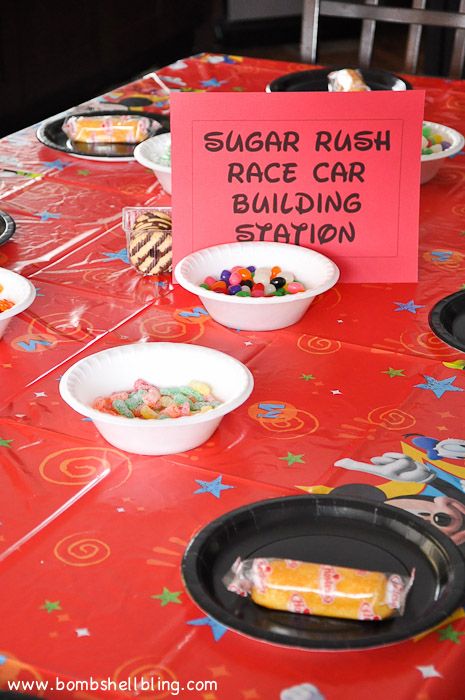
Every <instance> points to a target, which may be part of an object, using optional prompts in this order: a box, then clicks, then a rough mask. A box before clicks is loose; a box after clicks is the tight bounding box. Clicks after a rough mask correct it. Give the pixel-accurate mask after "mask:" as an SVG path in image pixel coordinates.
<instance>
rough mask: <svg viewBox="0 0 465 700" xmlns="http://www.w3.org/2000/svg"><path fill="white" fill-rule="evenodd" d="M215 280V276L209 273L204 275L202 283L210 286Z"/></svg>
mask: <svg viewBox="0 0 465 700" xmlns="http://www.w3.org/2000/svg"><path fill="white" fill-rule="evenodd" d="M217 281H218V280H217V279H216V277H212V276H211V275H209V276H208V277H205V279H204V281H203V283H204V284H208V286H209V287H212V286H213V285H214V284H215V282H217Z"/></svg>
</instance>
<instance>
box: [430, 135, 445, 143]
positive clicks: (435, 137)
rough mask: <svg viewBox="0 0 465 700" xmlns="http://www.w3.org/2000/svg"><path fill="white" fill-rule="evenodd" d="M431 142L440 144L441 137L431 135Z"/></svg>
mask: <svg viewBox="0 0 465 700" xmlns="http://www.w3.org/2000/svg"><path fill="white" fill-rule="evenodd" d="M431 141H432V142H433V143H441V141H442V136H441V134H433V135H432V137H431Z"/></svg>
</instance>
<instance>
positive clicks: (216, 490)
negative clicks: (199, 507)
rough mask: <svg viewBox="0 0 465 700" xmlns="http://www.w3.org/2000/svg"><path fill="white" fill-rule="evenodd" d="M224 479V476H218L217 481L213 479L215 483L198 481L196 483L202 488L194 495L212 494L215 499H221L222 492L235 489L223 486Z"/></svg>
mask: <svg viewBox="0 0 465 700" xmlns="http://www.w3.org/2000/svg"><path fill="white" fill-rule="evenodd" d="M222 479H223V476H222V475H220V476H217V477H216V479H213V481H202V479H196V482H197V483H198V484H200V487H201V488H199V489H197V491H194V493H211V495H212V496H215V498H219V497H220V496H221V491H226V490H227V489H233V488H234V486H228V485H227V484H222V483H221V480H222Z"/></svg>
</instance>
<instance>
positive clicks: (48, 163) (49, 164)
mask: <svg viewBox="0 0 465 700" xmlns="http://www.w3.org/2000/svg"><path fill="white" fill-rule="evenodd" d="M41 163H42V165H45V167H46V168H56V169H57V170H63V168H66V166H67V165H69V163H65V161H64V160H60V159H59V158H57V160H43V161H41Z"/></svg>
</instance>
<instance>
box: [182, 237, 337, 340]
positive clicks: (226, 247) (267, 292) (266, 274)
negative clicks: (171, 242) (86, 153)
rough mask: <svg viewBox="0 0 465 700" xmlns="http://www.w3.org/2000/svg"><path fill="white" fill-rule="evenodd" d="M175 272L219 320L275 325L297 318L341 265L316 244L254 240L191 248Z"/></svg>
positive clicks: (253, 326) (246, 326)
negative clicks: (320, 250) (315, 248)
mask: <svg viewBox="0 0 465 700" xmlns="http://www.w3.org/2000/svg"><path fill="white" fill-rule="evenodd" d="M175 276H176V280H177V282H179V284H180V285H181V286H182V287H184V288H185V289H187V290H189V291H190V292H193V293H194V294H197V295H198V296H199V298H200V299H201V301H202V303H203V304H204V306H205V308H206V309H207V311H208V313H209V314H210V316H211V317H212V318H213V319H214V320H215V321H218V323H221V324H222V325H224V326H228V327H229V328H238V329H240V330H248V331H271V330H276V329H278V328H285V327H287V326H291V325H292V324H293V323H297V321H299V320H300V319H301V318H302V316H303V315H304V314H305V312H306V311H307V309H308V307H309V306H310V304H311V303H312V301H313V300H314V299H315V297H316V296H317V295H318V294H322V293H323V292H326V291H327V290H328V289H330V288H331V287H333V286H334V285H335V284H336V282H337V280H338V279H339V268H338V267H337V265H335V263H334V262H333V261H332V260H330V259H329V258H327V257H326V256H325V255H322V254H321V253H318V252H317V251H316V250H310V249H309V248H301V247H299V246H296V245H290V244H287V243H271V242H269V243H268V242H266V241H251V242H249V243H224V244H222V245H217V246H212V247H211V248H204V249H203V250H198V251H196V252H194V253H191V254H190V255H187V256H186V257H185V258H183V259H182V260H181V261H180V262H179V263H178V264H177V266H176V270H175Z"/></svg>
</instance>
